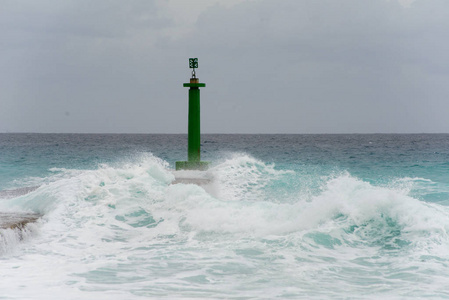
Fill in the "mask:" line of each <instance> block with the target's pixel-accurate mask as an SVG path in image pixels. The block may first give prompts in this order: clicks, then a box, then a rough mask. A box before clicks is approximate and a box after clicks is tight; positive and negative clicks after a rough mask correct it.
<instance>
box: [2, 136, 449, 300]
mask: <svg viewBox="0 0 449 300" xmlns="http://www.w3.org/2000/svg"><path fill="white" fill-rule="evenodd" d="M0 153H1V156H0V175H1V176H0V190H15V189H19V188H23V187H35V186H39V188H37V189H36V190H34V191H32V192H30V193H28V194H26V195H17V196H15V197H10V198H8V199H6V198H5V199H0V212H34V213H39V214H42V218H41V219H40V220H39V221H38V222H37V223H35V224H30V225H29V226H28V227H27V228H26V230H25V231H24V232H16V231H13V230H10V229H8V230H0V263H1V267H0V268H1V272H0V291H2V292H1V293H0V299H139V298H154V299H161V298H166V299H183V298H184V299H198V298H206V299H254V298H261V299H273V298H281V299H284V298H286V299H288V298H291V299H314V298H315V299H326V298H327V299H347V298H353V299H359V298H363V299H378V298H379V297H384V298H387V299H404V298H406V299H408V298H426V297H429V298H449V284H448V282H449V236H448V229H449V208H448V205H449V172H448V171H449V135H204V136H203V160H208V161H211V162H212V167H211V168H210V169H209V170H208V171H207V175H208V176H210V177H213V178H214V183H213V184H212V185H211V186H209V187H208V188H205V187H200V186H196V185H189V184H176V185H171V184H170V183H171V182H172V181H173V180H174V176H173V173H172V172H171V171H172V169H173V167H174V162H175V161H177V160H185V159H186V136H185V135H47V134H45V135H41V134H0Z"/></svg>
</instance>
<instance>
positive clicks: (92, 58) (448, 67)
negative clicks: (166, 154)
mask: <svg viewBox="0 0 449 300" xmlns="http://www.w3.org/2000/svg"><path fill="white" fill-rule="evenodd" d="M189 57H198V59H199V69H198V71H197V75H198V77H199V78H200V80H201V82H205V83H206V88H203V89H201V109H202V111H201V113H202V124H201V126H202V131H203V132H204V133H422V132H449V1H447V0H415V1H410V0H402V1H397V0H190V1H186V0H127V1H119V0H95V1H93V0H64V1H60V0H40V1H35V0H0V104H1V106H0V132H74V133H186V132H187V104H188V100H187V93H188V90H187V88H184V87H183V86H182V84H183V83H184V82H188V80H189V78H190V69H189V68H188V58H189Z"/></svg>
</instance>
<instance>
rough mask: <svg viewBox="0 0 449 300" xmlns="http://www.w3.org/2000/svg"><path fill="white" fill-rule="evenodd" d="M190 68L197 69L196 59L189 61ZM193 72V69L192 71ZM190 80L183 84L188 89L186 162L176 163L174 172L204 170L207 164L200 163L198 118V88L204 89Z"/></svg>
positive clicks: (203, 85) (193, 76)
mask: <svg viewBox="0 0 449 300" xmlns="http://www.w3.org/2000/svg"><path fill="white" fill-rule="evenodd" d="M189 66H190V68H193V69H194V68H198V59H197V58H190V59H189ZM194 70H195V69H194ZM194 74H195V73H193V74H192V78H190V83H184V84H183V86H184V87H188V88H189V121H188V144H187V161H177V162H176V170H206V169H207V168H208V165H209V162H205V161H201V123H200V120H201V116H200V89H199V88H200V87H206V84H205V83H200V82H199V79H198V78H196V77H195V75H194Z"/></svg>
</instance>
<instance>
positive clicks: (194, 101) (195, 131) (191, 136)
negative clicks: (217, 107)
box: [187, 80, 201, 162]
mask: <svg viewBox="0 0 449 300" xmlns="http://www.w3.org/2000/svg"><path fill="white" fill-rule="evenodd" d="M191 81H192V80H191ZM200 136H201V126H200V89H199V88H198V87H193V86H192V87H190V89H189V129H188V146H187V149H188V150H187V160H188V161H191V162H198V161H201V140H200Z"/></svg>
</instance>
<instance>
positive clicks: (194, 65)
mask: <svg viewBox="0 0 449 300" xmlns="http://www.w3.org/2000/svg"><path fill="white" fill-rule="evenodd" d="M189 68H190V69H198V58H189Z"/></svg>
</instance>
